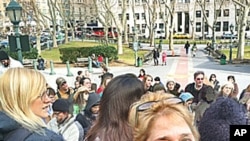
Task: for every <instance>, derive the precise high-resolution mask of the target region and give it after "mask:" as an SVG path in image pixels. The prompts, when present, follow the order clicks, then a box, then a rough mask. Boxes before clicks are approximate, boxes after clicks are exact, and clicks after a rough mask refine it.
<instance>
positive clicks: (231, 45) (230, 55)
mask: <svg viewBox="0 0 250 141" xmlns="http://www.w3.org/2000/svg"><path fill="white" fill-rule="evenodd" d="M233 30H234V25H233V24H231V25H230V31H231V36H230V51H229V63H230V64H232V47H233V44H232V43H233V39H232V38H233V33H234V31H233Z"/></svg>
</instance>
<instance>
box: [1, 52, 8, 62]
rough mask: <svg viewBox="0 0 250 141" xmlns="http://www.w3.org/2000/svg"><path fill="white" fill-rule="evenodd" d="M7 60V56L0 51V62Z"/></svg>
mask: <svg viewBox="0 0 250 141" xmlns="http://www.w3.org/2000/svg"><path fill="white" fill-rule="evenodd" d="M8 59H9V56H8V54H7V53H6V52H5V51H3V50H1V51H0V61H2V60H8Z"/></svg>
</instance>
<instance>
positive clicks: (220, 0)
mask: <svg viewBox="0 0 250 141" xmlns="http://www.w3.org/2000/svg"><path fill="white" fill-rule="evenodd" d="M225 1H226V0H216V1H215V0H214V1H213V5H209V6H208V5H207V4H208V3H207V2H206V0H198V1H197V3H198V4H199V6H200V7H201V11H202V15H203V19H204V20H203V22H206V24H207V26H208V27H209V28H210V29H211V30H212V35H213V39H212V46H213V47H214V44H215V42H216V36H215V29H216V26H217V19H218V16H219V15H220V14H221V9H222V7H223V6H224V4H225ZM212 7H213V8H214V18H213V21H209V19H208V17H207V14H206V10H207V9H206V8H209V9H211V8H212ZM203 25H204V23H203ZM203 31H204V30H203ZM203 35H204V33H203ZM203 38H204V37H203Z"/></svg>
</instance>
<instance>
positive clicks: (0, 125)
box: [0, 112, 64, 141]
mask: <svg viewBox="0 0 250 141" xmlns="http://www.w3.org/2000/svg"><path fill="white" fill-rule="evenodd" d="M20 127H21V125H20V124H19V123H17V122H16V121H15V120H13V119H12V118H10V117H9V116H7V115H6V114H5V113H3V112H0V141H1V140H3V139H4V136H6V135H7V134H8V133H10V132H11V131H14V130H16V129H18V128H20ZM12 136H15V134H13V135H12ZM16 136H17V137H16V139H20V136H18V135H16ZM25 141H64V139H63V137H62V136H61V135H58V134H56V133H54V132H52V131H50V130H48V129H46V128H45V135H40V134H38V133H36V132H32V131H31V132H30V134H29V135H28V136H27V137H26V138H25Z"/></svg>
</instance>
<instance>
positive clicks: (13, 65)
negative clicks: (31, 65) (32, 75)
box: [0, 57, 23, 75]
mask: <svg viewBox="0 0 250 141" xmlns="http://www.w3.org/2000/svg"><path fill="white" fill-rule="evenodd" d="M9 59H10V65H9V66H8V67H5V66H4V65H3V64H2V63H0V75H1V74H3V73H4V72H5V71H7V70H8V69H9V68H18V67H19V68H23V65H22V63H21V62H19V61H17V60H15V59H13V58H11V57H9Z"/></svg>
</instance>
